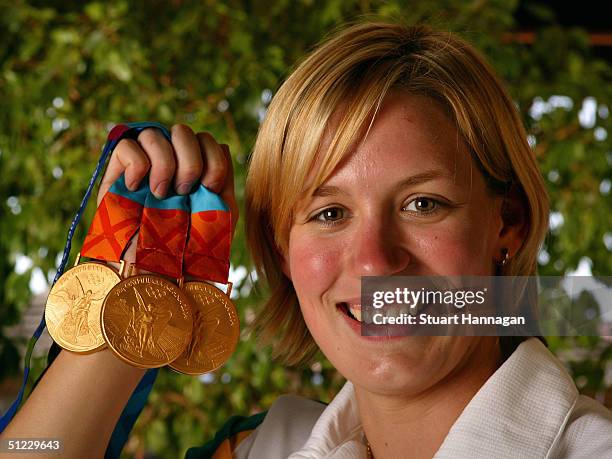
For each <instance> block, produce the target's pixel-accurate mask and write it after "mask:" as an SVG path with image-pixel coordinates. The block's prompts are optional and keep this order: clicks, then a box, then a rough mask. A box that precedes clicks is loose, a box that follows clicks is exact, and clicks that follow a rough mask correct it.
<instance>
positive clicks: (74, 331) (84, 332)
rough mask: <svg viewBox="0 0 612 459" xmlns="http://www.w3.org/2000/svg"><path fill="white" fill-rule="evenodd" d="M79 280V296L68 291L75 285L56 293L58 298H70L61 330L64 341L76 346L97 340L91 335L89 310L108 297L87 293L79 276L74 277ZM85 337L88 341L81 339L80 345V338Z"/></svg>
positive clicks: (89, 290)
mask: <svg viewBox="0 0 612 459" xmlns="http://www.w3.org/2000/svg"><path fill="white" fill-rule="evenodd" d="M74 278H75V279H76V280H77V284H78V286H79V290H80V292H78V293H77V294H74V293H71V292H69V291H67V290H69V288H70V287H71V286H73V284H68V285H67V288H66V289H64V290H61V291H59V292H57V293H56V295H57V296H60V297H61V296H62V294H64V295H67V296H68V301H67V302H66V303H67V304H68V310H67V311H66V315H65V316H64V318H63V319H62V321H61V323H60V327H59V330H60V332H61V334H62V336H63V337H64V339H66V340H68V341H70V342H73V343H75V344H89V343H90V342H91V341H92V340H95V339H96V338H95V336H92V335H91V331H90V327H89V324H88V318H89V310H90V308H91V303H92V301H100V300H103V299H104V297H105V296H106V295H102V296H94V294H93V292H92V291H91V289H88V290H87V291H85V289H84V288H83V283H82V282H81V279H79V276H74ZM82 336H85V337H86V339H81V343H79V337H82Z"/></svg>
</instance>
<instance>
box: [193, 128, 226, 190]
mask: <svg viewBox="0 0 612 459" xmlns="http://www.w3.org/2000/svg"><path fill="white" fill-rule="evenodd" d="M197 137H198V142H199V143H200V148H201V150H202V152H203V154H204V158H205V161H204V169H205V173H204V176H203V177H202V184H203V185H204V186H205V187H206V188H208V189H209V190H210V191H212V192H214V193H219V192H220V191H221V189H222V188H223V184H224V182H225V178H226V174H227V164H226V159H225V154H224V153H223V149H222V148H221V145H219V144H218V143H217V141H216V140H215V139H214V138H213V136H211V135H210V134H209V133H207V132H200V133H198V135H197Z"/></svg>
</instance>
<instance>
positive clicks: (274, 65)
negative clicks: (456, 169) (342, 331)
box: [0, 0, 612, 457]
mask: <svg viewBox="0 0 612 459" xmlns="http://www.w3.org/2000/svg"><path fill="white" fill-rule="evenodd" d="M0 5H1V10H2V14H1V15H0V33H1V36H2V37H3V38H2V41H1V42H0V101H1V102H0V103H1V104H2V105H1V107H2V109H1V110H0V126H2V127H1V128H0V225H1V226H0V229H1V235H2V237H1V239H0V272H1V274H2V279H3V280H2V283H0V302H1V304H2V307H1V308H0V368H2V377H6V376H8V375H9V374H14V373H16V372H17V371H18V368H17V358H16V348H15V343H14V342H12V341H11V340H8V339H7V338H6V337H5V334H4V332H3V330H4V329H5V328H6V327H7V326H9V325H12V324H15V323H17V322H18V320H19V317H20V316H21V313H22V312H23V310H24V308H25V307H26V305H27V304H28V302H29V298H30V292H29V289H28V281H29V278H30V275H31V273H32V270H27V271H26V272H25V273H22V274H17V273H15V271H14V264H15V260H16V257H17V255H18V254H23V255H26V256H28V257H30V258H31V259H32V261H33V266H34V267H35V268H39V269H41V270H42V272H43V273H45V275H51V276H52V275H53V274H54V272H55V260H56V256H57V254H58V253H60V252H61V251H62V249H63V245H64V242H65V236H66V232H67V228H68V226H69V222H70V220H71V219H72V217H73V215H74V212H75V210H76V208H77V207H78V203H79V202H80V199H81V197H82V194H83V192H84V190H85V188H86V186H87V183H88V180H89V177H90V175H91V173H92V170H93V166H94V164H95V162H96V158H97V157H98V155H99V150H100V148H101V146H102V144H103V142H104V139H105V137H106V134H107V132H108V129H109V127H110V126H111V125H112V124H113V123H116V122H121V121H140V120H157V121H160V122H162V123H166V124H168V125H171V124H174V123H186V124H189V125H190V126H191V127H192V128H193V129H194V130H196V131H200V130H206V131H209V132H211V133H212V134H213V135H214V136H215V137H216V138H217V139H218V140H219V141H220V142H224V143H228V144H229V145H230V148H231V151H232V154H233V157H234V160H235V164H236V166H235V171H236V175H237V179H236V185H237V196H238V199H239V201H240V202H241V201H242V198H243V192H244V178H245V173H246V169H245V163H246V160H247V157H248V154H249V151H250V149H251V147H252V145H253V142H254V138H255V135H256V132H257V129H258V125H259V117H260V116H262V115H263V113H265V108H266V104H267V99H266V98H265V97H262V95H263V92H264V91H265V90H269V91H272V92H273V91H274V90H275V89H276V88H278V86H279V84H280V83H281V81H282V79H283V78H284V77H286V76H287V75H288V74H289V72H290V70H291V68H292V67H293V66H294V65H295V64H296V62H297V61H298V60H299V59H300V58H301V57H303V56H304V55H305V53H306V52H307V51H308V50H309V49H311V48H312V47H313V46H314V45H315V44H316V43H318V42H319V41H320V40H321V39H322V38H323V37H325V36H326V35H327V34H329V33H330V32H331V31H333V30H334V29H335V28H336V27H338V26H339V25H341V24H342V23H344V22H346V21H347V20H353V19H356V18H359V17H362V16H364V15H372V14H376V15H378V16H379V17H383V18H384V17H390V18H400V19H402V20H404V21H405V22H407V23H414V22H419V21H420V22H427V23H430V24H433V25H434V26H438V27H442V28H448V29H450V30H453V31H456V32H458V33H460V34H461V35H463V36H465V37H466V38H468V39H469V40H470V41H472V42H473V43H474V44H475V45H476V46H477V47H478V48H479V49H481V50H482V51H483V52H484V53H485V54H486V55H487V56H488V57H489V59H490V60H491V62H492V63H493V65H494V67H495V68H496V69H497V70H498V72H499V73H500V75H501V76H502V78H503V79H505V80H506V82H507V83H508V85H509V89H510V92H511V94H512V96H513V98H514V99H515V101H516V102H517V104H518V106H519V108H520V110H521V114H522V115H523V118H524V121H525V123H526V125H527V127H528V130H529V132H530V134H531V135H532V137H531V139H532V141H533V144H534V148H535V152H536V154H537V157H538V160H539V162H540V165H541V168H542V172H543V174H544V176H545V177H547V184H548V187H549V193H550V199H551V204H552V209H553V210H554V211H556V212H560V213H561V214H562V215H563V219H564V224H563V225H561V226H559V227H558V228H556V229H554V230H552V231H551V232H550V234H549V236H548V237H547V239H546V243H545V247H544V249H545V251H546V254H547V255H548V261H547V262H546V263H544V261H546V260H545V258H546V257H543V258H542V261H543V263H542V265H541V267H540V272H541V273H542V274H546V275H558V274H561V273H564V272H566V271H568V270H571V269H575V268H576V266H577V265H578V263H579V262H580V260H581V259H583V258H584V257H588V258H589V259H590V260H591V267H592V271H593V273H594V274H600V275H606V274H608V275H609V274H610V273H611V272H612V257H611V256H610V250H609V249H607V248H606V246H605V245H604V238H607V240H608V241H609V242H608V244H609V245H610V244H612V242H610V240H612V233H611V230H610V228H611V226H612V225H611V223H612V221H611V219H612V212H611V205H612V201H611V200H610V198H609V189H610V186H609V183H610V182H609V180H610V175H611V173H610V172H611V169H612V166H611V164H612V149H611V140H610V138H609V137H606V136H605V132H611V129H612V126H611V125H610V124H611V118H610V117H609V116H608V115H607V109H608V108H609V107H610V105H611V104H610V102H611V96H612V85H611V84H610V81H611V79H612V78H611V77H612V75H611V67H610V64H609V63H607V62H602V61H598V60H596V59H594V58H593V56H592V55H591V50H590V48H589V46H588V40H587V37H586V35H585V32H584V31H582V30H576V29H571V30H568V29H562V28H560V27H558V26H556V25H555V24H554V21H553V19H552V18H553V17H554V15H553V14H552V12H551V11H550V10H548V9H547V8H545V7H539V9H538V10H537V14H538V15H539V17H541V18H543V19H547V20H550V25H549V26H546V27H543V28H541V29H540V30H539V31H538V33H537V39H536V41H535V43H534V45H533V46H526V45H520V44H517V43H513V42H507V40H506V33H507V32H509V31H511V30H512V29H513V27H514V25H515V24H514V20H513V12H514V10H515V8H516V7H517V2H516V1H514V2H508V1H502V0H489V1H484V0H472V1H465V2H456V1H453V0H439V1H437V2H428V1H424V0H422V1H411V2H408V1H402V0H387V1H380V0H327V1H325V2H318V1H315V0H296V1H289V0H277V1H274V2H270V1H262V0H250V1H244V0H243V1H239V0H227V1H223V2H221V1H214V0H205V1H194V0H174V1H171V2H170V1H160V0H155V1H148V2H128V1H127V0H118V1H113V2H102V1H100V2H93V1H89V2H75V1H59V0H58V1H55V2H42V1H29V2H27V1H24V0H14V1H12V2H10V3H9V2H5V1H0ZM555 95H563V96H567V98H568V99H566V100H570V101H571V106H567V108H562V107H558V108H551V106H550V104H549V105H547V106H546V107H547V108H546V109H545V110H544V112H543V113H540V114H539V115H535V116H531V115H530V110H532V109H533V107H534V102H535V105H536V106H537V104H538V103H539V104H540V105H541V103H542V102H551V100H555V99H550V98H551V97H552V96H555ZM586 97H592V98H594V101H596V104H597V107H598V110H599V114H598V115H597V116H596V117H595V118H594V120H593V122H592V123H590V124H587V125H586V127H585V125H581V124H580V123H579V122H578V119H579V112H580V111H581V109H582V107H583V101H584V99H585V98H586ZM605 180H608V182H605ZM606 183H607V184H608V185H606ZM606 189H607V190H608V191H606ZM91 207H92V206H90V208H89V209H88V213H87V215H86V218H85V219H84V220H85V222H88V221H90V220H91V216H92V208H91ZM85 230H86V224H82V225H81V226H80V227H79V228H78V231H77V236H76V239H75V241H74V247H75V249H74V250H73V254H74V252H76V250H78V249H76V248H78V247H79V246H80V243H81V241H82V238H83V236H84V232H85ZM232 252H233V254H232V257H233V258H232V263H233V265H234V266H248V263H249V261H248V257H247V253H246V248H245V241H244V233H243V227H242V225H239V227H238V230H237V234H236V239H235V243H234V245H233V251H232ZM235 287H236V288H238V289H239V290H240V291H241V293H242V295H241V298H240V300H239V301H238V306H239V311H240V315H241V319H242V323H243V324H245V323H248V322H249V320H250V318H252V315H253V314H255V313H256V310H257V303H258V301H259V297H257V296H256V295H254V294H251V293H250V292H249V290H251V281H250V279H249V278H248V277H247V278H246V279H245V281H243V283H242V285H237V286H235ZM243 328H244V327H243ZM551 346H552V347H553V349H555V350H557V351H558V352H559V353H560V354H561V355H562V357H564V359H565V361H566V362H567V364H568V366H569V367H570V369H571V370H572V371H573V372H574V375H575V377H576V378H577V381H578V382H579V385H580V386H581V387H583V388H584V389H586V390H589V391H591V392H596V391H602V390H604V389H606V384H610V383H609V382H608V383H606V381H605V378H603V373H604V371H605V368H606V367H609V366H610V365H611V364H610V361H611V359H610V353H611V352H612V351H611V350H610V345H609V344H608V343H606V342H604V341H602V340H599V339H593V338H576V339H571V340H570V339H560V338H553V339H551ZM575 349H582V351H581V352H579V353H577V352H575ZM214 378H215V381H214V382H212V383H210V384H203V383H202V382H201V381H200V380H199V379H198V378H194V377H186V376H182V375H178V374H175V373H173V372H171V371H165V370H164V371H162V372H161V374H160V377H159V379H158V381H157V383H156V386H155V389H154V391H153V393H152V395H151V400H150V403H149V404H148V405H147V407H146V408H145V410H144V412H143V414H142V416H141V418H140V419H139V421H138V423H137V425H136V427H135V429H134V432H133V435H132V437H131V439H130V442H129V443H128V445H127V447H126V449H125V454H126V455H130V456H137V457H142V456H143V455H144V452H145V450H147V451H153V452H155V453H157V454H159V455H161V456H163V457H176V456H180V455H181V454H182V453H184V451H185V449H186V448H187V447H189V446H192V445H197V444H200V443H202V442H203V441H205V440H206V439H208V438H210V437H211V435H212V434H213V432H214V431H215V430H216V429H218V428H219V427H220V426H221V424H222V423H223V422H224V421H225V420H226V419H227V418H228V417H229V416H230V415H231V414H250V413H255V412H258V411H261V410H264V409H266V408H267V407H268V406H269V405H270V404H271V403H272V401H273V400H274V399H275V398H276V397H277V396H278V395H279V394H281V393H287V392H295V393H300V394H302V395H304V396H307V397H311V398H314V399H320V400H323V401H329V400H330V399H331V398H332V396H333V394H334V393H335V392H336V390H337V389H338V387H340V385H341V384H342V378H341V377H340V376H339V375H338V374H337V373H336V372H335V371H334V369H333V368H332V367H331V365H330V364H329V363H328V362H327V361H326V360H325V359H324V358H322V357H319V358H318V363H317V364H315V365H313V367H312V368H305V369H286V368H283V367H281V366H279V365H278V364H276V363H274V362H273V361H272V359H271V358H270V354H269V351H268V350H265V349H264V350H262V349H258V348H256V346H255V344H254V341H253V339H251V337H250V336H248V335H246V334H244V336H243V339H242V340H241V342H240V344H239V348H238V351H237V352H236V353H235V354H234V356H233V358H232V359H231V360H230V362H228V364H227V365H226V366H224V367H223V368H222V369H220V370H219V371H217V372H215V374H214Z"/></svg>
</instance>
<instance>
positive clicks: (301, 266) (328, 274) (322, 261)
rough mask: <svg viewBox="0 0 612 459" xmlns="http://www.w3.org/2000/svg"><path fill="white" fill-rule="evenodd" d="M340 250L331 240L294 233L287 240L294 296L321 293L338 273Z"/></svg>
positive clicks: (340, 257) (340, 258)
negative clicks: (295, 294) (295, 293)
mask: <svg viewBox="0 0 612 459" xmlns="http://www.w3.org/2000/svg"><path fill="white" fill-rule="evenodd" d="M341 254H342V248H341V247H340V246H339V245H338V244H335V243H333V242H332V241H331V240H322V239H321V238H314V237H308V236H307V235H300V234H294V233H293V232H292V233H291V235H290V239H289V269H290V272H291V280H292V282H293V286H294V288H295V290H296V292H297V294H298V296H301V295H302V294H305V295H307V296H310V297H312V296H313V295H320V294H321V293H323V292H324V291H325V290H326V289H327V288H328V287H329V286H330V285H331V284H332V283H333V282H334V280H335V279H336V278H337V277H338V275H339V274H340V271H341V269H340V267H341V260H342V256H341Z"/></svg>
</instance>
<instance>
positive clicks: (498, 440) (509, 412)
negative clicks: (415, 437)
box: [290, 338, 578, 459]
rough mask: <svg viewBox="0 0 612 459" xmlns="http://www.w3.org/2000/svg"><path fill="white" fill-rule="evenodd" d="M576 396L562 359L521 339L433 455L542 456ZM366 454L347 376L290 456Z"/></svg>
mask: <svg viewBox="0 0 612 459" xmlns="http://www.w3.org/2000/svg"><path fill="white" fill-rule="evenodd" d="M577 397H578V391H577V389H576V386H575V385H574V382H573V380H572V378H571V377H570V376H569V374H568V373H567V371H566V370H565V368H563V366H562V364H561V363H560V362H559V361H558V360H557V359H556V358H555V357H554V356H553V355H552V354H551V352H550V351H549V350H548V349H547V348H546V347H545V346H544V345H543V344H542V342H541V341H540V340H539V339H537V338H530V339H527V340H525V341H524V342H522V343H521V344H520V345H519V346H518V347H517V349H516V351H515V352H513V353H512V355H511V356H510V357H509V358H508V359H507V360H506V361H505V362H504V363H503V364H502V366H501V367H499V369H498V370H497V371H496V372H495V373H494V374H493V375H492V376H491V377H490V378H489V379H488V380H487V382H486V383H485V384H484V385H483V386H482V387H481V388H480V390H479V391H478V392H477V393H476V395H475V396H474V397H473V398H472V400H471V401H470V402H469V403H468V405H467V406H466V407H465V409H464V410H463V412H462V413H461V415H460V416H459V418H457V420H456V421H455V423H454V424H453V426H452V427H451V429H450V431H449V433H448V435H447V436H446V438H445V440H444V442H443V443H442V445H441V447H440V448H439V450H438V452H437V453H436V454H435V456H434V457H435V458H437V459H442V458H457V457H461V458H464V457H469V458H472V457H504V456H508V454H511V455H512V457H546V456H547V454H548V452H549V451H550V450H551V449H552V448H553V446H554V444H555V442H556V441H557V440H558V438H559V436H560V434H561V432H562V431H563V428H564V426H565V424H566V422H567V419H568V418H569V414H570V412H571V409H572V407H573V406H574V404H575V402H576V400H577ZM366 456H367V450H366V447H365V445H364V440H363V433H362V426H361V421H360V419H359V412H358V409H357V401H356V399H355V390H354V387H353V384H352V383H351V382H350V381H347V382H346V384H345V385H344V387H343V388H342V390H341V391H340V392H339V393H338V395H336V397H334V399H333V400H332V402H331V403H330V404H329V405H328V406H327V408H326V409H325V410H324V411H323V413H322V414H321V416H320V417H319V419H318V420H317V422H316V423H315V425H314V427H313V429H312V432H311V435H310V437H309V438H308V440H307V441H306V443H305V444H304V446H303V447H302V449H300V450H299V451H297V452H295V453H293V454H292V455H291V456H290V459H302V458H313V457H327V458H333V459H344V458H359V457H366Z"/></svg>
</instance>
